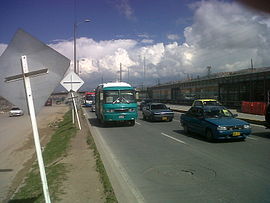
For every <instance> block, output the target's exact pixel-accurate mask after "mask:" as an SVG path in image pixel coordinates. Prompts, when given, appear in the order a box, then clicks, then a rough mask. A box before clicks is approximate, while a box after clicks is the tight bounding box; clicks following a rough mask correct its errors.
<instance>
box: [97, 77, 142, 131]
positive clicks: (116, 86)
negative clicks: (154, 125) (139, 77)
mask: <svg viewBox="0 0 270 203" xmlns="http://www.w3.org/2000/svg"><path fill="white" fill-rule="evenodd" d="M136 99H137V94H136V91H135V89H134V88H133V87H132V86H131V85H130V84H128V83H125V82H111V83H104V84H101V85H99V86H98V87H97V88H96V116H97V119H98V120H99V121H100V122H101V123H103V124H105V123H109V122H126V123H127V124H129V125H131V126H133V125H135V120H136V119H137V117H138V106H137V101H136Z"/></svg>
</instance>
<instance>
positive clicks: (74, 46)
mask: <svg viewBox="0 0 270 203" xmlns="http://www.w3.org/2000/svg"><path fill="white" fill-rule="evenodd" d="M88 22H90V20H89V19H85V20H84V21H82V22H80V23H76V22H75V23H74V26H73V38H74V39H73V42H74V45H73V49H74V50H73V53H74V58H73V63H74V73H77V58H76V37H77V28H78V25H79V24H81V23H88Z"/></svg>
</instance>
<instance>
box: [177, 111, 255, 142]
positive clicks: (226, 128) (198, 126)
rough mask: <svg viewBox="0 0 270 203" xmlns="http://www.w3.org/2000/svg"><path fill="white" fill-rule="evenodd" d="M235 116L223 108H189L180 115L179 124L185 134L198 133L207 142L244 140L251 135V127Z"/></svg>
mask: <svg viewBox="0 0 270 203" xmlns="http://www.w3.org/2000/svg"><path fill="white" fill-rule="evenodd" d="M236 116H237V115H233V114H232V113H231V112H230V111H229V110H228V109H227V108H225V107H224V106H204V107H191V108H190V109H189V111H188V112H187V113H185V114H182V115H181V117H180V122H181V125H182V126H183V128H184V132H185V133H189V132H194V133H198V134H200V135H203V136H205V137H206V138H207V139H208V140H214V139H221V140H224V139H240V140H244V139H245V138H246V137H247V136H248V135H250V134H251V127H250V124H249V123H247V122H245V121H243V120H240V119H236V118H235V117H236Z"/></svg>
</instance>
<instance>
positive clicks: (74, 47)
mask: <svg viewBox="0 0 270 203" xmlns="http://www.w3.org/2000/svg"><path fill="white" fill-rule="evenodd" d="M76 29H77V25H76V23H74V28H73V34H74V40H73V41H74V45H73V49H74V51H73V53H74V57H73V63H74V73H77V68H76V65H77V64H76V61H77V59H76Z"/></svg>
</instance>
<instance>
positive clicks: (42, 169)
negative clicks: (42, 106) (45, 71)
mask: <svg viewBox="0 0 270 203" xmlns="http://www.w3.org/2000/svg"><path fill="white" fill-rule="evenodd" d="M21 62H22V73H23V81H24V86H25V92H26V99H27V103H28V109H29V114H30V119H31V123H32V130H33V135H34V142H35V147H36V153H37V160H38V165H39V171H40V176H41V181H42V187H43V194H44V198H45V202H46V203H50V202H51V200H50V194H49V188H48V184H47V178H46V172H45V167H44V162H43V158H42V152H41V147H40V140H39V134H38V128H37V120H36V115H35V108H34V102H33V95H32V89H31V84H30V78H29V77H25V73H28V72H29V70H28V64H27V58H26V56H22V57H21Z"/></svg>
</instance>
